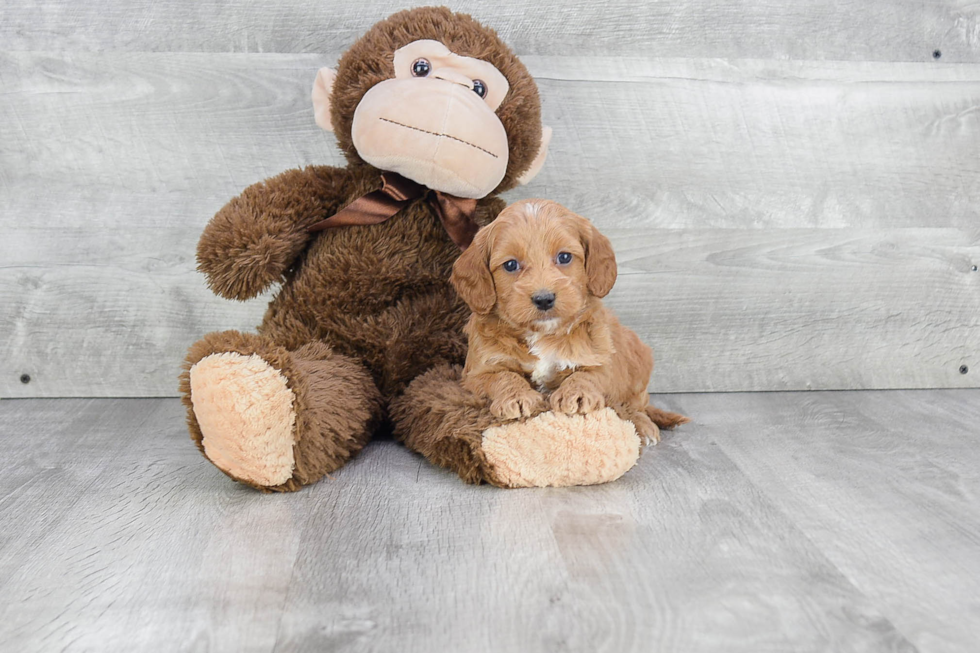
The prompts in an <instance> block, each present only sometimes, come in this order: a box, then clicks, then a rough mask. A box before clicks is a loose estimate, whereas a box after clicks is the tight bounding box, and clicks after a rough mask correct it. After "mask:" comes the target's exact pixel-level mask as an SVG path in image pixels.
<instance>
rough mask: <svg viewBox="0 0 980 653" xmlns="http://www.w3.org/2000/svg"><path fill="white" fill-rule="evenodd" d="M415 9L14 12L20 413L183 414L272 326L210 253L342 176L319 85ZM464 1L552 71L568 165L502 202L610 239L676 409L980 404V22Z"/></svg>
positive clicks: (10, 361)
mask: <svg viewBox="0 0 980 653" xmlns="http://www.w3.org/2000/svg"><path fill="white" fill-rule="evenodd" d="M402 6H403V5H400V4H395V3H392V2H388V1H383V0H374V1H371V2H366V3H339V2H319V3H309V2H306V1H305V0H302V1H301V0H284V1H283V2H278V3H259V2H251V1H247V0H240V1H239V2H234V3H225V2H220V3H219V2H215V1H213V0H211V1H204V2H192V1H191V0H167V1H163V2H157V3H132V2H122V1H120V0H106V1H104V2H99V3H88V2H85V3H70V2H68V1H67V0H57V1H55V0H49V1H46V2H42V1H38V2H26V1H20V2H18V1H13V2H7V3H4V4H2V5H0V334H2V335H0V396H3V397H15V396H153V395H172V394H174V393H175V391H176V387H175V386H176V382H175V378H176V373H177V368H178V366H179V363H180V360H181V358H182V356H183V353H184V351H185V350H186V348H187V346H188V345H190V344H191V343H192V342H193V341H194V340H195V339H196V338H198V337H199V336H201V335H203V334H204V333H205V332H207V331H210V330H214V329H225V328H242V329H248V328H251V327H252V326H254V325H255V324H256V323H257V322H258V321H259V319H260V318H261V314H262V311H263V309H264V301H263V300H262V299H259V300H255V301H253V302H249V303H246V304H236V303H234V302H228V301H225V300H222V299H219V298H217V297H214V296H213V295H211V294H210V293H209V292H208V291H207V289H206V288H205V286H204V283H203V278H202V277H201V276H200V275H198V274H197V273H196V272H195V271H194V260H193V257H194V247H195V243H196V240H197V238H198V236H199V234H200V231H201V229H202V228H203V226H204V224H205V223H206V221H207V220H208V219H209V217H210V216H211V215H212V214H213V213H214V211H216V210H217V209H218V208H220V207H221V205H222V204H223V203H224V202H225V201H227V200H228V199H229V198H230V197H232V196H233V195H235V194H237V193H238V192H240V191H241V189H242V188H244V187H245V186H247V185H248V184H250V183H252V182H254V181H257V180H259V179H262V178H264V177H266V176H269V175H272V174H275V173H277V172H280V171H281V170H284V169H286V168H291V167H296V166H302V165H307V164H311V163H318V164H334V165H342V164H343V160H342V158H341V157H340V155H339V153H338V152H337V150H336V147H335V144H334V141H333V138H332V136H331V135H329V134H326V133H324V132H322V131H320V130H319V129H318V128H317V127H316V126H315V125H314V123H313V117H312V111H311V109H310V106H309V87H310V84H311V82H312V79H313V76H314V74H315V71H316V69H317V68H318V67H320V66H322V65H330V64H333V63H334V62H335V61H336V59H337V57H338V55H339V54H340V53H341V52H342V51H343V49H344V48H345V47H346V46H347V45H349V44H350V43H351V42H352V41H353V40H354V39H355V38H356V37H357V36H358V35H359V34H360V33H361V32H363V31H364V30H365V29H366V28H367V27H368V26H369V25H370V24H371V23H373V22H374V21H376V20H378V19H380V18H382V17H384V16H386V15H387V14H389V13H391V12H392V11H394V10H397V9H399V8H401V7H402ZM452 6H453V7H454V8H457V9H463V10H466V11H469V12H470V13H472V14H474V15H475V16H476V17H477V18H479V19H481V20H483V21H485V22H486V23H487V24H488V25H491V26H493V27H495V28H496V29H497V30H498V31H499V32H500V33H501V35H502V36H503V37H504V38H505V39H507V40H508V42H509V43H511V44H512V45H513V46H514V48H515V50H516V51H517V52H518V54H520V55H521V56H522V57H523V58H524V60H525V62H526V63H527V64H528V66H529V68H530V69H531V71H532V73H533V74H534V75H535V76H536V78H537V80H538V83H539V86H540V88H541V93H542V98H543V111H544V118H545V121H546V122H547V123H548V124H550V125H551V126H552V127H553V128H554V130H555V137H554V139H553V142H552V150H551V155H550V157H549V161H548V164H547V166H546V167H545V169H544V170H543V171H542V174H541V175H540V177H539V178H538V179H537V180H535V182H534V183H532V184H531V185H529V186H527V187H525V188H522V189H520V190H518V191H515V192H513V193H511V194H509V195H508V199H511V200H514V199H519V198H522V197H532V196H536V197H548V198H552V199H555V200H558V201H560V202H562V203H564V204H566V205H567V206H569V207H571V208H573V209H575V210H577V211H578V212H580V213H582V214H584V215H586V216H588V217H590V218H592V219H593V220H594V221H595V222H596V223H597V224H598V225H599V226H600V227H601V228H602V229H603V230H604V231H606V232H607V233H609V234H610V236H611V237H612V238H613V241H614V244H615V245H616V246H617V249H618V252H619V257H620V269H621V273H622V276H621V280H620V282H619V283H618V284H617V287H616V289H615V290H614V291H613V294H612V295H611V296H610V299H609V302H610V304H611V305H612V306H613V307H614V308H615V309H616V310H617V311H618V312H619V313H620V314H621V315H622V317H623V319H624V321H625V322H626V323H627V324H629V325H630V326H632V327H633V328H634V329H636V330H637V331H638V332H639V333H640V334H641V335H642V336H643V337H644V339H645V340H646V341H647V342H649V343H650V344H651V345H652V346H653V347H654V349H655V350H656V352H657V357H658V368H657V371H656V372H655V374H654V380H653V383H652V385H651V388H652V389H653V390H656V391H659V392H678V391H702V390H718V391H726V390H770V389H808V388H814V389H815V388H897V387H910V388H912V387H964V386H970V387H977V386H980V273H978V272H977V271H976V270H974V267H975V266H976V265H978V263H980V5H977V4H976V3H975V2H971V1H968V0H963V1H959V0H943V1H937V2H926V1H920V2H914V1H903V2H897V3H896V2H894V1H891V0H889V1H885V0H866V1H863V2H848V3H840V2H836V1H832V0H815V1H814V2H808V3H798V2H793V1H792V0H777V1H774V2H771V3H764V4H758V3H752V2H744V1H741V0H709V1H705V2H690V1H687V0H685V1H678V2H674V3H660V2H658V3H640V4H636V3H627V2H623V1H621V0H615V1H613V2H607V3H601V4H596V3H589V2H578V1H573V2H561V3H556V2H549V3H535V4H533V5H525V4H524V3H519V2H516V1H513V0H508V1H506V2H492V3H491V2H487V1H486V0H483V1H481V2H473V3H453V5H452ZM936 51H938V52H939V57H938V58H936V57H935V56H934V53H936ZM964 365H965V366H967V367H968V368H969V373H967V374H961V373H960V369H961V367H962V366H964ZM23 374H29V375H30V376H31V381H30V383H29V384H23V383H21V381H20V377H21V376H22V375H23Z"/></svg>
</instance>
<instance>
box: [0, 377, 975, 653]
mask: <svg viewBox="0 0 980 653" xmlns="http://www.w3.org/2000/svg"><path fill="white" fill-rule="evenodd" d="M657 401H658V403H660V404H661V405H663V406H666V407H669V408H672V409H676V410H681V411H684V412H686V413H688V414H689V415H692V416H693V417H694V422H693V423H692V424H690V425H687V426H685V427H682V428H681V429H680V430H678V431H677V432H675V433H672V434H668V435H667V437H666V438H665V440H664V442H662V443H661V444H660V445H659V446H657V447H654V448H652V449H649V450H647V452H646V453H645V454H644V456H643V457H642V458H641V460H640V462H639V464H638V465H637V467H636V468H634V469H633V470H632V471H630V472H629V474H627V475H626V476H625V477H623V478H622V479H621V480H620V481H618V482H616V483H613V484H610V485H606V486H599V487H591V488H572V489H548V490H512V491H503V490H497V489H494V488H489V487H471V486H466V485H463V484H462V483H461V482H460V481H458V480H457V479H456V478H455V477H453V476H452V475H450V474H449V473H447V472H444V471H442V470H439V469H435V468H433V467H431V466H430V465H429V464H428V463H425V462H424V461H423V460H421V459H420V458H419V457H417V456H415V455H414V454H412V453H410V452H408V451H406V450H405V449H403V448H402V447H401V446H400V445H398V444H396V443H393V442H377V443H374V444H372V445H371V446H369V447H368V448H367V449H366V450H365V451H364V452H363V454H362V455H360V456H359V457H358V458H357V459H356V460H355V461H354V462H353V463H352V464H350V465H349V466H347V467H346V468H344V469H343V470H341V471H339V472H338V473H336V474H335V475H334V476H333V478H331V479H328V480H325V481H323V482H321V483H319V484H317V485H315V486H313V487H310V488H308V489H306V490H304V491H302V492H299V493H297V494H293V495H262V494H259V493H256V492H253V491H251V490H249V489H247V488H244V487H242V486H239V485H236V484H234V483H232V482H231V481H229V480H228V479H226V478H225V477H224V476H222V475H221V474H219V473H218V472H217V471H216V470H215V469H213V468H212V467H211V466H210V465H208V464H207V463H206V461H204V460H203V459H202V458H201V457H200V456H199V455H198V454H197V452H196V450H195V449H194V448H193V446H192V445H191V443H190V442H189V440H188V439H187V436H186V433H185V431H184V428H183V425H182V409H181V407H180V405H179V403H178V401H177V400H174V399H97V400H91V399H30V400H4V401H2V402H0V650H3V651H8V650H9V651H47V650H66V651H83V650H93V651H96V650H97V651H116V650H127V651H129V650H150V649H152V650H174V651H178V650H180V651H183V650H195V651H197V650H218V651H273V650H275V651H388V650H390V651H399V652H402V651H425V652H429V651H484V650H486V651H491V650H492V651H520V652H526V651H563V650H569V651H610V652H620V651H658V652H671V651H684V652H697V651H725V652H726V653H727V652H732V651H735V652H737V651H746V652H752V653H758V652H764V651H774V652H783V651H892V650H895V651H916V650H919V651H974V650H976V646H977V637H978V634H980V582H978V579H980V501H978V498H980V447H978V446H977V444H978V441H980V426H978V424H980V390H934V391H865V392H814V393H764V394H762V393H743V394H686V395H685V394H678V395H666V396H661V397H658V398H657Z"/></svg>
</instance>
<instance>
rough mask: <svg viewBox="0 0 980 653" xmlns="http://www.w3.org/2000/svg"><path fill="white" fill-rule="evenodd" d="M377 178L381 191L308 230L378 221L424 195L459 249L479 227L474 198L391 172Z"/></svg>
mask: <svg viewBox="0 0 980 653" xmlns="http://www.w3.org/2000/svg"><path fill="white" fill-rule="evenodd" d="M381 180H382V181H383V182H384V187H382V189H381V190H376V191H372V192H370V193H368V194H367V195H362V196H361V197H358V198H357V199H356V200H354V201H353V202H351V203H350V204H348V205H347V206H346V207H345V208H343V209H341V210H340V211H338V212H337V213H335V214H334V215H332V216H330V217H329V218H327V219H326V220H321V221H320V222H317V223H316V224H315V225H313V226H312V227H310V229H309V230H310V231H311V232H315V231H323V230H324V229H331V228H333V227H346V226H349V225H369V224H381V223H382V222H384V221H385V220H387V219H388V218H390V217H391V216H393V215H395V214H396V213H398V212H399V211H400V210H401V209H403V208H405V206H406V205H408V204H409V203H410V202H413V201H414V200H417V199H419V198H420V197H427V199H428V200H429V203H430V204H431V205H432V208H433V210H434V211H435V212H436V215H438V216H439V220H440V221H441V222H442V226H443V227H444V228H445V230H446V233H448V234H449V237H450V238H452V239H453V242H454V243H456V245H457V246H458V247H459V248H460V249H466V248H467V247H469V246H470V243H471V242H473V236H474V235H475V234H476V232H477V230H478V229H479V228H480V225H478V224H477V223H476V221H475V220H474V219H473V214H474V213H475V212H476V200H473V199H467V198H463V197H456V196H454V195H448V194H446V193H443V192H441V191H438V190H437V191H430V189H428V188H426V187H425V186H423V185H421V184H417V183H415V182H414V181H412V180H411V179H406V178H405V177H402V176H401V175H399V174H398V173H395V172H383V173H381Z"/></svg>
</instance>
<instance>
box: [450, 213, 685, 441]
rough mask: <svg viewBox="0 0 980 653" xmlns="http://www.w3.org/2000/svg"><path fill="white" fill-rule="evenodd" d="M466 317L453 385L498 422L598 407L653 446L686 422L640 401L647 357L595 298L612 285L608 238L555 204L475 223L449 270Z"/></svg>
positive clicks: (613, 276) (635, 339)
mask: <svg viewBox="0 0 980 653" xmlns="http://www.w3.org/2000/svg"><path fill="white" fill-rule="evenodd" d="M451 281H452V284H453V286H454V287H455V288H456V291H457V293H458V294H459V296H460V297H462V299H463V301H465V302H466V303H467V304H468V305H469V307H470V309H472V311H473V315H472V316H471V317H470V320H469V322H468V323H467V325H466V334H467V337H468V338H469V352H468V353H467V356H466V366H465V368H464V370H463V386H464V387H465V388H466V389H468V390H469V391H471V392H473V393H475V394H477V395H479V396H481V397H484V398H487V399H489V401H490V412H491V413H492V414H493V415H494V416H495V417H497V418H498V419H502V420H511V419H519V418H522V417H531V416H533V415H536V414H538V413H540V412H542V411H545V410H548V409H549V408H550V409H551V410H553V411H556V412H562V413H568V414H574V413H589V412H592V411H596V410H600V409H602V408H604V407H606V406H609V407H612V408H613V409H615V410H616V412H617V413H618V414H619V416H620V417H622V418H623V419H627V420H630V421H631V422H633V424H634V425H635V426H636V430H637V433H638V434H639V435H640V436H641V437H643V438H645V439H647V440H652V441H654V442H656V441H658V440H659V439H660V431H659V428H658V427H661V428H673V427H674V426H676V425H678V424H683V423H684V422H687V421H688V419H687V418H686V417H684V416H683V415H678V414H676V413H669V412H666V411H661V410H658V409H656V408H654V407H653V406H651V405H650V400H649V396H648V395H647V384H648V383H649V381H650V374H651V373H652V372H653V354H652V352H651V350H650V348H649V347H647V346H646V345H644V344H643V343H642V342H641V341H640V339H639V338H638V337H637V335H636V334H635V333H633V332H632V331H630V330H629V329H627V328H625V327H624V326H622V325H621V324H620V323H619V320H618V319H616V316H615V315H613V314H612V313H611V312H610V311H609V310H607V309H606V308H605V307H603V305H602V302H601V299H600V298H602V297H605V296H606V294H608V293H609V291H610V290H611V289H612V287H613V284H614V283H615V282H616V256H615V254H614V253H613V249H612V245H611V244H610V243H609V239H607V238H606V237H605V236H603V235H602V234H600V233H599V232H598V231H597V230H596V229H595V227H593V226H592V223H590V222H589V221H588V220H586V219H585V218H583V217H581V216H578V215H575V214H574V213H572V212H571V211H569V210H568V209H566V208H565V207H563V206H561V205H560V204H557V203H556V202H551V201H546V200H525V201H522V202H518V203H516V204H513V205H511V206H509V207H507V208H506V209H504V210H503V211H502V212H501V213H500V215H499V216H498V217H497V219H496V220H494V221H493V222H492V223H490V224H489V225H487V226H486V227H484V228H483V229H481V230H480V231H479V232H478V233H477V234H476V237H475V238H474V240H473V244H472V245H470V247H469V248H468V249H467V250H466V251H465V252H464V253H463V254H462V255H461V256H460V257H459V259H458V260H457V261H456V264H455V265H454V266H453V273H452V277H451Z"/></svg>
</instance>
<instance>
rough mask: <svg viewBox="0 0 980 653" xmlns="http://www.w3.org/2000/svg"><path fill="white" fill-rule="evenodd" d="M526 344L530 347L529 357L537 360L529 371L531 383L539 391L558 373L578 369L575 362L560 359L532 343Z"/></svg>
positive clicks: (551, 352) (552, 352)
mask: <svg viewBox="0 0 980 653" xmlns="http://www.w3.org/2000/svg"><path fill="white" fill-rule="evenodd" d="M528 344H529V345H530V352H531V355H532V356H534V357H535V358H536V359H537V361H536V362H535V364H534V367H533V368H531V370H530V372H531V383H533V384H534V385H535V386H537V387H538V389H539V390H541V389H542V388H544V387H545V386H547V385H548V383H549V382H550V381H551V380H552V379H553V378H555V375H556V374H558V373H559V372H563V371H565V370H573V369H575V368H576V367H578V363H577V362H575V361H572V360H568V359H565V358H562V357H561V356H559V355H558V353H557V352H555V351H551V350H547V349H542V348H541V347H538V346H537V345H536V344H534V343H533V342H529V343H528Z"/></svg>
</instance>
